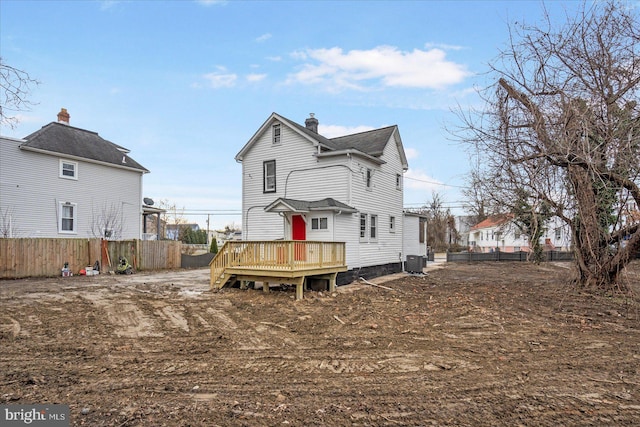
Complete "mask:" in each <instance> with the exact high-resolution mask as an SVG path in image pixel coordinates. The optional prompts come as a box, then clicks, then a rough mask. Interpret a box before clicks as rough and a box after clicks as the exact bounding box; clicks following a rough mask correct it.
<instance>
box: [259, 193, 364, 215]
mask: <svg viewBox="0 0 640 427" xmlns="http://www.w3.org/2000/svg"><path fill="white" fill-rule="evenodd" d="M264 210H265V211H266V212H311V211H335V212H347V213H353V212H357V211H358V210H357V209H356V208H352V207H351V206H349V205H346V204H344V203H342V202H339V201H337V200H335V199H332V198H331V197H327V198H326V199H322V200H316V201H307V200H295V199H285V198H282V197H279V198H278V199H276V200H275V201H273V202H272V203H271V204H270V205H269V206H267V207H266V208H264Z"/></svg>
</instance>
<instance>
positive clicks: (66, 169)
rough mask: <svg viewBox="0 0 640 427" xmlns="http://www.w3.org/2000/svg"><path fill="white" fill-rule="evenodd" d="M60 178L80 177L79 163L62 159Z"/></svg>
mask: <svg viewBox="0 0 640 427" xmlns="http://www.w3.org/2000/svg"><path fill="white" fill-rule="evenodd" d="M60 178H66V179H78V163H77V162H71V161H69V160H62V159H60Z"/></svg>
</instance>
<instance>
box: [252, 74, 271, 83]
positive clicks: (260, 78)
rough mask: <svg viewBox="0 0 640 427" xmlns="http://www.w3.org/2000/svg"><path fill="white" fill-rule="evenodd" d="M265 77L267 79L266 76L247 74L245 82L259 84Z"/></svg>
mask: <svg viewBox="0 0 640 427" xmlns="http://www.w3.org/2000/svg"><path fill="white" fill-rule="evenodd" d="M266 77H267V75H266V74H247V81H250V82H259V81H262V80H264V79H265V78H266Z"/></svg>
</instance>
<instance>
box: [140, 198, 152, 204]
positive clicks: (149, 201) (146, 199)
mask: <svg viewBox="0 0 640 427" xmlns="http://www.w3.org/2000/svg"><path fill="white" fill-rule="evenodd" d="M142 201H143V202H144V204H145V205H147V206H153V199H150V198H148V197H145V198H144V199H142Z"/></svg>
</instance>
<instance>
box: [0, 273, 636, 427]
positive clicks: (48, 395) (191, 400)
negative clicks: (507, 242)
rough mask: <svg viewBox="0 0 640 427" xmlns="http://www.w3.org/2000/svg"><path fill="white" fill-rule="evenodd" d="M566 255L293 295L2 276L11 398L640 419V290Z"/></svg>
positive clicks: (141, 408)
mask: <svg viewBox="0 0 640 427" xmlns="http://www.w3.org/2000/svg"><path fill="white" fill-rule="evenodd" d="M569 268H570V265H569V264H545V265H542V266H539V267H537V266H532V265H527V264H524V263H502V264H497V263H486V264H455V265H454V264H448V265H446V266H444V267H443V268H440V269H432V270H429V272H428V274H427V275H425V276H408V275H406V276H405V275H401V276H394V277H393V278H391V279H392V280H388V281H380V280H376V281H372V282H373V283H376V284H379V285H382V286H385V287H387V288H390V289H385V288H382V287H377V286H372V285H369V284H365V283H357V284H351V285H347V286H344V287H340V288H338V290H337V291H336V292H335V293H327V292H306V293H305V299H304V300H302V301H297V302H296V301H295V300H294V294H295V291H294V290H293V289H284V290H272V292H270V293H269V294H265V293H263V292H262V291H261V290H260V291H257V290H239V289H228V290H227V289H225V290H223V291H221V292H218V293H214V292H210V291H209V290H208V270H206V269H204V270H195V271H180V272H166V273H157V274H141V273H140V274H135V275H132V276H109V275H101V276H96V277H71V278H53V279H43V280H35V279H34V280H18V281H0V404H29V403H52V404H53V403H60V404H67V405H70V408H71V418H72V419H71V425H74V426H92V427H93V426H120V427H123V426H287V425H289V426H431V425H434V426H443V425H444V426H554V427H555V426H604V425H611V426H632V425H634V426H637V425H640V305H639V302H640V298H620V297H614V298H610V297H595V296H591V295H587V294H582V293H580V292H577V291H575V290H572V289H571V288H569V287H568V286H567V277H568V275H569V272H570V270H569ZM387 279H389V278H387ZM626 280H628V281H630V282H631V283H633V284H634V285H635V286H636V294H638V292H640V289H639V287H640V263H637V262H636V263H635V264H634V265H633V266H632V268H631V269H630V271H629V272H628V274H627V278H626Z"/></svg>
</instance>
